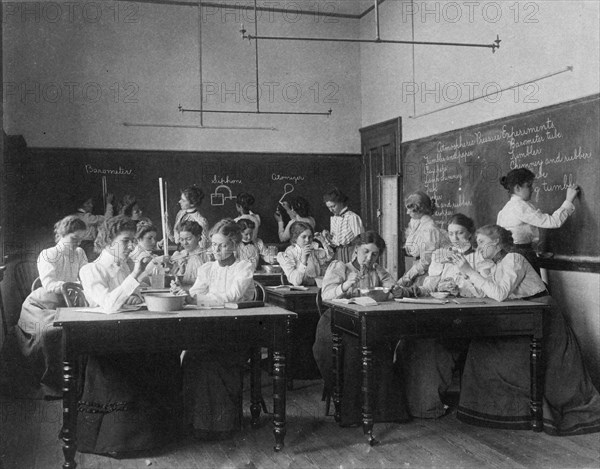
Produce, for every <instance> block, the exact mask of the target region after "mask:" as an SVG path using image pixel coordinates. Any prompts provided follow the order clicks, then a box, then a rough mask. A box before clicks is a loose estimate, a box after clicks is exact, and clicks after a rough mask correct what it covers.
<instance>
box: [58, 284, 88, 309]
mask: <svg viewBox="0 0 600 469" xmlns="http://www.w3.org/2000/svg"><path fill="white" fill-rule="evenodd" d="M61 291H62V295H63V298H64V300H65V304H66V305H67V306H70V307H73V306H89V304H88V302H87V299H86V298H85V295H84V293H83V287H82V286H81V285H79V284H78V283H73V282H65V283H63V284H62V287H61Z"/></svg>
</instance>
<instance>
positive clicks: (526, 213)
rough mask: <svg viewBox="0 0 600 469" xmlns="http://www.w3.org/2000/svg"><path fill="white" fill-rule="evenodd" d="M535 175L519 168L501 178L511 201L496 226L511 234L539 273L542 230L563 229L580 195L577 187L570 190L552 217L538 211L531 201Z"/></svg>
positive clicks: (572, 186) (518, 249)
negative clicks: (538, 249) (538, 257)
mask: <svg viewBox="0 0 600 469" xmlns="http://www.w3.org/2000/svg"><path fill="white" fill-rule="evenodd" d="M534 179H535V175H534V174H533V173H532V172H531V171H529V170H528V169H527V168H517V169H513V170H512V171H510V172H509V173H508V174H507V175H506V176H503V177H502V178H500V184H502V186H503V187H504V188H505V189H506V190H507V191H508V193H509V194H510V200H509V201H508V202H507V203H506V205H505V206H504V207H502V210H500V211H499V212H498V218H497V220H496V223H497V224H498V225H500V226H501V227H503V228H506V229H507V230H509V231H510V232H511V233H512V235H513V239H514V243H515V249H517V251H518V252H520V253H521V254H522V255H523V256H525V258H526V259H527V260H528V261H529V263H530V264H531V265H532V266H533V267H534V269H535V270H536V272H538V273H539V271H540V270H539V267H538V262H537V256H536V254H535V248H536V246H537V243H538V241H539V239H540V231H539V228H560V227H561V226H562V225H563V224H564V223H565V221H567V218H568V217H569V215H572V214H573V212H575V205H573V202H574V201H575V198H576V197H577V194H578V193H579V187H578V186H577V185H570V186H569V187H568V188H567V193H566V196H565V201H564V202H563V203H562V205H561V206H560V207H559V208H558V209H556V211H555V212H554V213H553V214H552V215H549V214H547V213H543V212H542V211H541V210H539V209H538V208H536V207H535V206H534V205H533V204H532V203H531V202H530V201H531V197H532V195H533V192H534V190H533V181H534Z"/></svg>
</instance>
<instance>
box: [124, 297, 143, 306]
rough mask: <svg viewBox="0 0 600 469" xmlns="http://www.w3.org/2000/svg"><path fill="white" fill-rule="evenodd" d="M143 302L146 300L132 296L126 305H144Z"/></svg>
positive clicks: (126, 301)
mask: <svg viewBox="0 0 600 469" xmlns="http://www.w3.org/2000/svg"><path fill="white" fill-rule="evenodd" d="M143 302H144V300H142V299H141V298H140V297H139V296H137V295H131V296H130V297H129V298H127V299H126V300H125V304H126V305H139V304H140V303H143Z"/></svg>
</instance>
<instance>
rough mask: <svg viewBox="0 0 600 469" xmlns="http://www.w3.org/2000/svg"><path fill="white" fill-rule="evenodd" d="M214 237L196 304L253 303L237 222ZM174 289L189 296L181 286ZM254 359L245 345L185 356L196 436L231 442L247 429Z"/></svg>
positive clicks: (188, 413)
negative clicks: (245, 403)
mask: <svg viewBox="0 0 600 469" xmlns="http://www.w3.org/2000/svg"><path fill="white" fill-rule="evenodd" d="M210 235H211V236H210V240H211V246H212V253H213V256H214V258H215V261H214V262H208V263H206V264H204V265H202V266H201V267H200V268H199V269H198V277H197V279H196V282H195V283H194V285H193V286H192V288H190V291H189V298H190V301H192V302H193V303H196V304H198V305H200V306H222V305H223V304H224V303H225V302H236V301H247V300H251V299H252V298H253V295H254V283H253V279H252V275H253V273H254V268H253V265H252V264H251V263H250V262H248V261H240V260H238V259H237V258H236V253H237V245H238V244H239V243H240V241H241V238H242V235H241V228H240V226H239V225H238V224H237V223H236V222H234V221H233V220H231V219H225V220H221V221H220V222H218V223H217V224H216V225H215V226H214V227H213V228H212V230H211V232H210ZM172 291H173V292H174V293H177V294H183V293H184V292H183V290H182V289H181V288H180V287H178V286H175V285H174V286H173V287H172ZM248 358H249V356H248V350H247V348H245V347H244V346H243V345H242V344H240V345H239V347H223V348H221V349H211V350H210V351H201V352H197V351H193V350H188V351H186V352H185V355H184V358H183V397H184V419H185V423H186V424H187V426H188V427H190V430H191V431H192V432H193V434H194V436H195V437H196V438H199V439H205V440H214V439H225V438H229V437H231V436H232V434H233V432H234V431H236V430H239V429H240V428H241V420H240V415H241V413H242V411H241V408H240V406H241V402H242V373H243V369H244V364H245V363H246V361H247V359H248Z"/></svg>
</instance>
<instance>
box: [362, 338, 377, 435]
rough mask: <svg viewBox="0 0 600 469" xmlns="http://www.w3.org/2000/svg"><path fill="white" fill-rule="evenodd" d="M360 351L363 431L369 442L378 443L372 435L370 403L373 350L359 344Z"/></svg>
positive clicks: (371, 408)
mask: <svg viewBox="0 0 600 469" xmlns="http://www.w3.org/2000/svg"><path fill="white" fill-rule="evenodd" d="M361 353H362V398H363V399H362V400H363V407H362V418H363V432H364V434H365V435H367V436H368V437H369V444H370V445H371V446H375V445H376V444H377V443H379V442H378V441H377V440H376V439H375V437H374V436H373V406H372V404H371V373H372V370H373V351H372V350H371V348H370V347H369V346H367V345H366V344H363V345H362V346H361Z"/></svg>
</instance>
